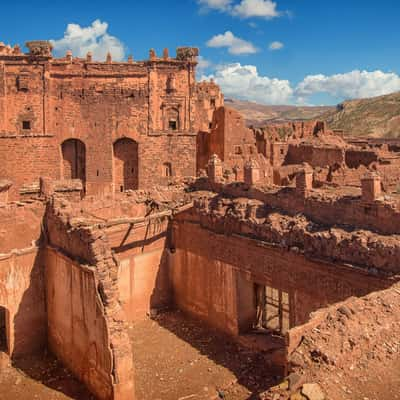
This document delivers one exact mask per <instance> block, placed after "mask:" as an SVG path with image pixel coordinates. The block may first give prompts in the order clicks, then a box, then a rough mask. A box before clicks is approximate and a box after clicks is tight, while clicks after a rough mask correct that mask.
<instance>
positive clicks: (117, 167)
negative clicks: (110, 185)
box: [113, 138, 139, 192]
mask: <svg viewBox="0 0 400 400" xmlns="http://www.w3.org/2000/svg"><path fill="white" fill-rule="evenodd" d="M113 151H114V187H115V190H116V191H118V192H123V191H125V190H136V189H138V188H139V157H138V144H137V142H135V141H134V140H132V139H128V138H122V139H118V140H117V141H116V142H115V143H114V146H113Z"/></svg>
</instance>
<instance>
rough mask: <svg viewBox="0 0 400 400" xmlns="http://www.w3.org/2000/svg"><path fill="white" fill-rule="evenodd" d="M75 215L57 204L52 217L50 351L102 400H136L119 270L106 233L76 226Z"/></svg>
mask: <svg viewBox="0 0 400 400" xmlns="http://www.w3.org/2000/svg"><path fill="white" fill-rule="evenodd" d="M71 211H72V210H71V204H69V203H66V202H65V201H63V200H61V201H60V200H57V199H55V200H54V201H53V202H51V203H49V205H48V210H47V215H46V226H47V230H48V235H49V245H50V246H51V248H50V249H49V250H48V251H47V257H46V265H47V274H46V275H47V308H48V310H49V314H48V341H49V345H50V348H51V350H52V351H53V352H54V353H55V354H56V355H57V356H58V357H59V358H60V360H61V361H62V362H64V363H65V364H66V365H67V366H68V367H69V368H70V369H71V371H72V372H73V373H74V374H75V375H76V376H77V377H78V378H79V379H81V380H82V381H83V382H84V383H85V384H86V385H87V386H88V387H89V389H90V390H91V391H92V392H93V393H94V394H96V396H97V397H98V398H100V399H104V400H109V399H124V400H125V399H132V398H134V382H133V365H132V363H133V360H132V350H131V344H130V341H129V338H128V334H127V331H126V328H127V327H126V318H125V315H124V312H123V310H122V309H121V306H120V304H119V290H118V266H117V264H116V262H115V261H114V259H113V257H112V254H111V249H110V246H109V243H108V241H107V237H106V235H105V233H104V232H103V231H102V230H101V229H99V228H96V227H90V226H82V227H80V225H79V222H78V225H75V226H73V225H71V221H70V219H69V217H68V214H71ZM60 277H62V278H61V279H63V282H62V283H60V282H59V279H60ZM68 309H69V311H68ZM65 316H69V318H65ZM66 330H67V331H69V333H70V334H69V335H65V331H66Z"/></svg>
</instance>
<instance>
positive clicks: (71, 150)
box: [61, 139, 86, 185]
mask: <svg viewBox="0 0 400 400" xmlns="http://www.w3.org/2000/svg"><path fill="white" fill-rule="evenodd" d="M61 151H62V157H63V177H64V179H80V180H81V181H82V184H83V185H85V182H86V147H85V144H84V143H83V142H82V141H80V140H78V139H68V140H66V141H65V142H63V143H62V145H61Z"/></svg>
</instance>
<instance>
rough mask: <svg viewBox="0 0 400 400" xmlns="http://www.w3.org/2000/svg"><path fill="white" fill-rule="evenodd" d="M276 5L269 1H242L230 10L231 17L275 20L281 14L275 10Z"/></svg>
mask: <svg viewBox="0 0 400 400" xmlns="http://www.w3.org/2000/svg"><path fill="white" fill-rule="evenodd" d="M276 7H277V4H276V3H275V2H273V1H271V0H242V1H241V2H240V3H239V4H237V5H235V6H234V7H233V9H232V15H236V16H238V17H240V18H251V17H261V18H267V19H271V18H275V17H279V16H280V15H281V13H280V12H279V11H278V10H277V9H276Z"/></svg>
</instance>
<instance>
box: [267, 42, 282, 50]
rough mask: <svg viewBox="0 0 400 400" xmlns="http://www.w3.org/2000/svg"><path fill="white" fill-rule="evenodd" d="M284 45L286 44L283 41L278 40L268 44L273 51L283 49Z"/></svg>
mask: <svg viewBox="0 0 400 400" xmlns="http://www.w3.org/2000/svg"><path fill="white" fill-rule="evenodd" d="M283 47H284V44H283V43H282V42H278V41H276V42H271V43H270V44H269V46H268V48H269V49H270V50H272V51H274V50H280V49H283Z"/></svg>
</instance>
